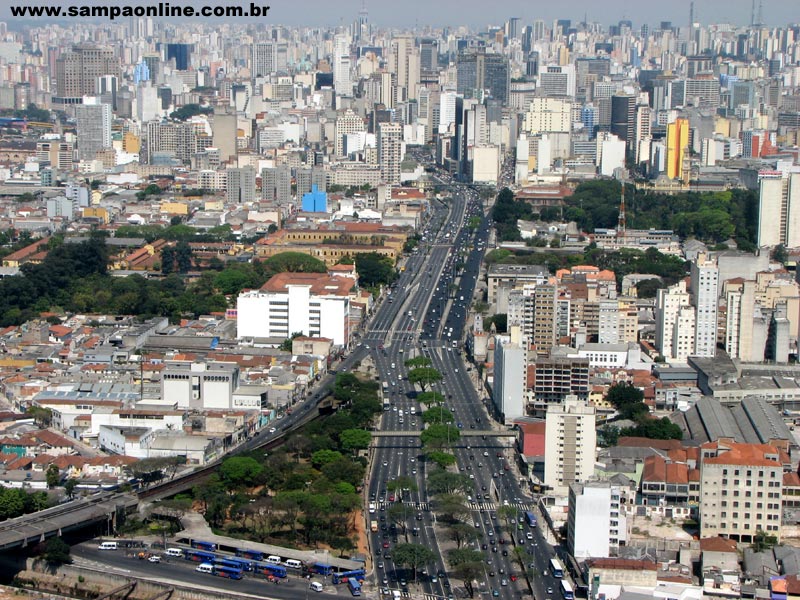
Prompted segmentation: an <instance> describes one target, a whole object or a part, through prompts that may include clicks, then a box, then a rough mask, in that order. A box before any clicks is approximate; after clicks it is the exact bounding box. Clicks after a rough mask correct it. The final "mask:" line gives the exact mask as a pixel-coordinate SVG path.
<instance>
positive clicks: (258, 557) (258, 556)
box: [236, 548, 264, 562]
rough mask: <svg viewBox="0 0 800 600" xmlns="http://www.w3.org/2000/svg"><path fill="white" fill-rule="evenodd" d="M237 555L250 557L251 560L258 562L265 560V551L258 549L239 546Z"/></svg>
mask: <svg viewBox="0 0 800 600" xmlns="http://www.w3.org/2000/svg"><path fill="white" fill-rule="evenodd" d="M236 556H241V557H242V558H249V559H250V560H255V561H258V562H261V561H262V560H264V553H263V552H259V551H258V550H248V549H247V548H237V549H236Z"/></svg>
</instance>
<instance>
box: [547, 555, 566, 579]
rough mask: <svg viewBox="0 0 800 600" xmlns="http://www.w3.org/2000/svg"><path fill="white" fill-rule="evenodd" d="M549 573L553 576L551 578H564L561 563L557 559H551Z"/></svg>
mask: <svg viewBox="0 0 800 600" xmlns="http://www.w3.org/2000/svg"><path fill="white" fill-rule="evenodd" d="M550 572H551V573H552V574H553V577H556V578H558V579H560V578H562V577H563V576H564V565H562V564H561V561H560V560H558V559H557V558H551V559H550Z"/></svg>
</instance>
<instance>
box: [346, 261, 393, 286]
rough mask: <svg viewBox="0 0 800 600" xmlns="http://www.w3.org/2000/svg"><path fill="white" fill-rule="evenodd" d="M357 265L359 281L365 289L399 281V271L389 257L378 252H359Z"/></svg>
mask: <svg viewBox="0 0 800 600" xmlns="http://www.w3.org/2000/svg"><path fill="white" fill-rule="evenodd" d="M355 263H356V271H358V281H359V284H360V285H362V286H363V287H367V288H371V287H375V286H379V285H386V284H389V283H392V282H393V281H394V280H395V279H397V271H396V270H395V268H394V264H393V263H392V259H391V258H389V257H388V256H384V255H382V254H378V253H377V252H359V253H358V254H356V256H355Z"/></svg>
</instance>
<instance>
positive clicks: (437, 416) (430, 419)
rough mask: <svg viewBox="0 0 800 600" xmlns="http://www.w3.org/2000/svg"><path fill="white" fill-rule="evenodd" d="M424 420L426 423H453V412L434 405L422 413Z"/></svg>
mask: <svg viewBox="0 0 800 600" xmlns="http://www.w3.org/2000/svg"><path fill="white" fill-rule="evenodd" d="M422 421H423V422H425V423H452V422H453V413H451V412H450V411H449V410H447V409H446V408H444V407H442V406H434V407H433V408H429V409H428V410H426V411H425V412H424V413H422Z"/></svg>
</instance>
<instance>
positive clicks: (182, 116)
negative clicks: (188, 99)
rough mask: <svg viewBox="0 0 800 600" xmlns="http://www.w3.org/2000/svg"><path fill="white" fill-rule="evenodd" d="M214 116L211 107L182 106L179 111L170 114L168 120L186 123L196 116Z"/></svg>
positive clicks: (197, 105)
mask: <svg viewBox="0 0 800 600" xmlns="http://www.w3.org/2000/svg"><path fill="white" fill-rule="evenodd" d="M210 114H214V108H213V107H211V106H200V105H199V104H184V105H183V106H181V107H180V108H179V109H177V110H175V111H173V112H171V113H170V115H169V118H170V119H173V120H175V121H187V120H189V119H191V118H192V117H194V116H197V115H210Z"/></svg>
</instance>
